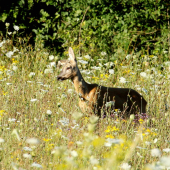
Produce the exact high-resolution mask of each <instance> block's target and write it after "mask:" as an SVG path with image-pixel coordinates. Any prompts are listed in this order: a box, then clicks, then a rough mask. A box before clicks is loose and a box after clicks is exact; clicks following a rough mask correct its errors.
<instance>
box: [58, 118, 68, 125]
mask: <svg viewBox="0 0 170 170" xmlns="http://www.w3.org/2000/svg"><path fill="white" fill-rule="evenodd" d="M59 122H60V123H61V124H62V125H63V126H68V124H69V119H67V118H65V117H63V119H60V120H59Z"/></svg>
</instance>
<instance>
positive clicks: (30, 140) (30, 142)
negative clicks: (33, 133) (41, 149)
mask: <svg viewBox="0 0 170 170" xmlns="http://www.w3.org/2000/svg"><path fill="white" fill-rule="evenodd" d="M26 143H29V144H31V145H37V144H40V141H39V139H37V138H29V139H27V140H26Z"/></svg>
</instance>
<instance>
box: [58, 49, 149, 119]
mask: <svg viewBox="0 0 170 170" xmlns="http://www.w3.org/2000/svg"><path fill="white" fill-rule="evenodd" d="M69 56H70V58H69V60H68V61H66V62H65V64H64V65H63V68H62V71H61V73H60V74H59V75H58V77H57V79H58V80H65V79H69V78H70V79H71V80H72V81H73V83H74V86H75V90H76V92H77V94H78V95H79V107H80V109H81V110H82V112H87V113H95V114H97V115H99V116H101V111H102V110H103V111H106V108H105V104H106V103H107V102H110V101H114V106H113V107H112V109H120V111H122V112H123V111H125V112H126V113H128V114H132V113H133V114H134V113H136V112H138V111H140V113H146V104H147V102H146V101H145V99H144V98H143V97H142V96H141V95H140V94H139V93H138V92H137V91H135V90H133V89H129V88H111V87H104V86H99V85H97V84H88V83H86V82H85V80H84V79H83V77H82V75H81V73H80V71H79V69H78V67H77V61H76V58H75V55H74V52H73V50H72V48H71V47H70V48H69Z"/></svg>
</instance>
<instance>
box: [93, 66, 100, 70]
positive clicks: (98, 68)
mask: <svg viewBox="0 0 170 170" xmlns="http://www.w3.org/2000/svg"><path fill="white" fill-rule="evenodd" d="M91 68H92V69H94V70H101V67H96V66H94V67H91Z"/></svg>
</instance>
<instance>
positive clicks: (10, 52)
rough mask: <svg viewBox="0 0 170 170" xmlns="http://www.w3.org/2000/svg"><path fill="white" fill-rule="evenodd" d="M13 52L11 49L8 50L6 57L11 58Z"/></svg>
mask: <svg viewBox="0 0 170 170" xmlns="http://www.w3.org/2000/svg"><path fill="white" fill-rule="evenodd" d="M13 54H14V53H13V52H12V51H9V52H7V53H6V56H7V57H8V58H11V57H12V55H13Z"/></svg>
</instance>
